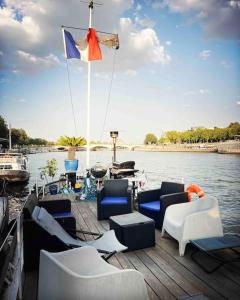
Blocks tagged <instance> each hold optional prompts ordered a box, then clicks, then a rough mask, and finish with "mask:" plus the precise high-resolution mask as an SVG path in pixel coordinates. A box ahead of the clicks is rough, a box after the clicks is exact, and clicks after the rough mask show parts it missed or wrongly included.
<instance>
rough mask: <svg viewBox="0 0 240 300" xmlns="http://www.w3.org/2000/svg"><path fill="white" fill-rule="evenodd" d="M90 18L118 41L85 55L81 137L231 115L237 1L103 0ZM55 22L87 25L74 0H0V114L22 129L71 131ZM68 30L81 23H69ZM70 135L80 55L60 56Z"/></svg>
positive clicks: (203, 122)
mask: <svg viewBox="0 0 240 300" xmlns="http://www.w3.org/2000/svg"><path fill="white" fill-rule="evenodd" d="M103 3H104V5H103V6H101V7H96V8H95V9H94V14H93V20H94V27H96V28H97V29H98V30H103V31H109V32H117V33H119V37H120V49H119V50H118V51H117V53H116V61H115V72H114V77H113V82H112V89H111V94H110V102H109V109H108V114H107V118H106V122H105V126H104V128H103V125H104V117H105V113H106V108H107V104H108V96H109V90H110V82H111V74H112V70H113V61H114V50H112V49H110V50H109V49H103V47H104V46H102V51H103V60H102V61H101V62H94V63H92V95H91V139H93V140H99V139H100V138H102V139H103V140H108V139H109V137H108V136H109V130H110V129H118V130H120V138H121V139H122V140H124V141H126V142H133V143H138V142H139V143H141V142H142V141H143V139H144V136H145V134H146V133H148V132H153V133H154V134H156V135H157V136H159V137H160V136H161V134H162V132H164V131H167V130H174V129H176V130H186V129H189V128H190V127H191V126H205V127H213V126H219V127H225V126H227V125H228V124H229V123H230V122H234V121H240V79H239V78H240V55H239V54H240V51H239V50H240V46H239V40H240V1H227V0H212V1H200V0H199V1H198V0H191V1H190V0H163V1H160V0H158V1H151V0H142V1H136V0H135V1H131V0H112V1H110V0H106V1H103ZM61 24H64V25H70V26H81V27H87V25H88V9H87V6H86V4H83V3H79V1H77V0H69V1H68V2H66V1H63V0H58V1H57V0H53V1H49V0H41V1H35V0H22V1H20V0H6V1H4V2H3V1H1V9H0V39H1V47H0V60H1V63H0V66H1V71H0V76H1V77H0V89H1V91H0V114H1V115H3V116H4V117H5V118H6V120H8V121H9V122H11V124H12V126H13V127H17V128H24V129H25V130H26V131H27V133H28V134H29V135H30V136H32V137H43V138H47V139H50V140H56V139H57V138H58V137H59V136H60V135H63V134H66V135H74V134H75V129H74V122H73V114H72V109H71V101H70V96H69V88H68V81H67V71H66V62H65V59H64V56H63V45H62V35H61V30H60V26H61ZM72 34H73V36H74V38H79V37H82V36H83V34H84V33H83V32H78V31H72ZM69 70H70V82H71V89H72V95H73V105H74V110H75V117H76V123H77V134H78V135H81V136H86V134H85V132H86V97H87V95H86V92H87V68H86V63H84V62H82V61H78V60H75V59H72V60H71V61H70V60H69Z"/></svg>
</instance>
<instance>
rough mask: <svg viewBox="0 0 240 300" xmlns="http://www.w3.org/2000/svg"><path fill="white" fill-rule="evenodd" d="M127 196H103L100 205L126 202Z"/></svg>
mask: <svg viewBox="0 0 240 300" xmlns="http://www.w3.org/2000/svg"><path fill="white" fill-rule="evenodd" d="M127 203H128V198H127V197H104V198H103V199H102V201H101V204H102V205H112V204H127Z"/></svg>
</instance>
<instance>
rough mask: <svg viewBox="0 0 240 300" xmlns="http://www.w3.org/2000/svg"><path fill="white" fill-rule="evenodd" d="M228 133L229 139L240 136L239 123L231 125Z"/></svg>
mask: <svg viewBox="0 0 240 300" xmlns="http://www.w3.org/2000/svg"><path fill="white" fill-rule="evenodd" d="M227 131H228V135H229V138H230V139H233V138H234V136H235V135H240V124H239V123H238V122H234V123H230V124H229V126H228V127H227Z"/></svg>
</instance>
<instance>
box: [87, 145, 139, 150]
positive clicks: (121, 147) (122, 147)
mask: <svg viewBox="0 0 240 300" xmlns="http://www.w3.org/2000/svg"><path fill="white" fill-rule="evenodd" d="M137 146H138V145H127V144H120V145H117V146H116V149H117V150H129V151H134V149H135V148H136V147H137ZM90 150H91V151H97V150H113V145H112V144H90Z"/></svg>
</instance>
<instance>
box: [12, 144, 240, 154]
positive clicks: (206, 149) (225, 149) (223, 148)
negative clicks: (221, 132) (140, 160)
mask: <svg viewBox="0 0 240 300" xmlns="http://www.w3.org/2000/svg"><path fill="white" fill-rule="evenodd" d="M67 148H68V147H58V146H52V147H39V148H35V147H28V148H22V149H18V150H16V151H18V152H23V153H24V154H37V153H47V152H66V151H67ZM76 150H77V152H81V151H86V146H82V147H78V148H77V149H76ZM90 150H91V151H105V150H110V151H112V150H113V146H112V144H111V143H99V144H91V145H90ZM117 150H118V151H119V150H128V151H140V152H203V153H219V154H240V141H228V142H218V143H204V144H203V143H194V144H166V145H143V144H125V143H123V142H118V143H117Z"/></svg>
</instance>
